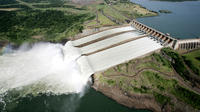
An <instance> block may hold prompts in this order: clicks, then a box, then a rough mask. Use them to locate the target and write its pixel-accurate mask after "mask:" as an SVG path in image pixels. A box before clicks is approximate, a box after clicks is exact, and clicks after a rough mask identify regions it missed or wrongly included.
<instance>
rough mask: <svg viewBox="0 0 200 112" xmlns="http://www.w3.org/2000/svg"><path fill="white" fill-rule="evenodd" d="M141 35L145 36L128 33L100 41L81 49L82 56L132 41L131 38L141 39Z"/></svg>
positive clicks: (134, 32) (133, 32)
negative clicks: (128, 40)
mask: <svg viewBox="0 0 200 112" xmlns="http://www.w3.org/2000/svg"><path fill="white" fill-rule="evenodd" d="M141 35H143V34H142V33H138V32H136V31H132V32H127V33H124V34H120V35H116V36H113V37H111V38H108V39H105V40H102V41H99V42H95V43H93V44H89V45H87V46H84V47H81V48H80V49H81V52H82V54H87V53H91V52H94V51H96V50H99V49H102V48H105V47H108V46H110V45H113V44H116V43H119V42H122V41H125V40H127V39H130V38H136V37H139V36H141Z"/></svg>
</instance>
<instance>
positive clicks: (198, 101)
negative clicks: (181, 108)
mask: <svg viewBox="0 0 200 112" xmlns="http://www.w3.org/2000/svg"><path fill="white" fill-rule="evenodd" d="M172 94H173V95H175V96H176V97H177V98H178V99H180V100H182V101H184V102H186V103H187V104H190V105H192V106H193V107H194V108H197V109H200V95H199V94H196V93H194V92H192V91H190V90H188V89H186V88H183V87H181V86H179V85H178V86H177V87H176V89H175V90H174V91H173V92H172Z"/></svg>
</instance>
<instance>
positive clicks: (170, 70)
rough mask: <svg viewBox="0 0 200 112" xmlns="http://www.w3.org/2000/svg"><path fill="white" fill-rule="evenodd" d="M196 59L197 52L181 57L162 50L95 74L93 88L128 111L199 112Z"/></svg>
mask: <svg viewBox="0 0 200 112" xmlns="http://www.w3.org/2000/svg"><path fill="white" fill-rule="evenodd" d="M199 58H200V50H195V51H192V52H189V53H185V54H181V53H178V52H177V51H174V50H172V49H171V48H163V49H161V51H160V52H155V53H153V54H151V55H149V56H146V57H143V58H139V59H134V60H131V61H129V62H127V63H124V64H120V65H118V66H116V67H113V68H110V69H108V70H106V71H105V72H103V73H99V74H95V75H94V82H95V84H94V88H96V89H97V90H99V91H103V93H104V94H105V95H108V96H109V97H111V98H113V99H115V100H116V101H117V102H119V103H121V104H123V105H126V106H128V107H136V108H139V109H141V108H145V109H149V110H152V111H164V110H168V111H172V112H173V111H178V110H179V111H197V110H199V109H200V94H199V92H198V91H197V90H196V89H195V88H199V87H200V77H198V76H199V69H200V66H199V63H200V60H199ZM108 90H109V91H108ZM119 94H120V95H119ZM119 96H120V97H119ZM123 99H124V100H123ZM125 100H127V102H128V103H127V102H126V103H124V102H125ZM141 105H142V106H141ZM183 105H184V106H183ZM152 107H153V108H152Z"/></svg>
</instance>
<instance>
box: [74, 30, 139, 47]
mask: <svg viewBox="0 0 200 112" xmlns="http://www.w3.org/2000/svg"><path fill="white" fill-rule="evenodd" d="M129 30H135V28H134V27H131V26H126V27H120V28H114V29H110V30H106V31H102V32H99V33H96V34H94V35H89V36H86V37H84V38H80V39H78V40H74V41H72V44H73V46H77V45H80V44H83V43H86V42H89V41H92V40H95V39H98V38H101V37H103V36H107V35H111V34H115V33H119V32H123V31H129Z"/></svg>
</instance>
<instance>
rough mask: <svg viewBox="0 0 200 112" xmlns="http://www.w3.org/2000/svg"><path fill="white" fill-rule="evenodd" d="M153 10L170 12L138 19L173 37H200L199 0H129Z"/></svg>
mask: <svg viewBox="0 0 200 112" xmlns="http://www.w3.org/2000/svg"><path fill="white" fill-rule="evenodd" d="M131 1H132V2H134V3H137V4H140V5H142V6H144V7H146V8H147V9H150V10H153V11H157V12H158V11H159V10H169V11H172V13H171V14H163V13H159V16H156V17H148V18H139V19H137V20H138V21H140V22H142V23H144V24H146V25H148V26H151V27H153V28H155V29H157V30H159V31H161V32H164V33H170V34H171V36H173V37H175V38H182V39H184V38H196V37H200V1H185V2H161V1H152V0H131Z"/></svg>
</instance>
